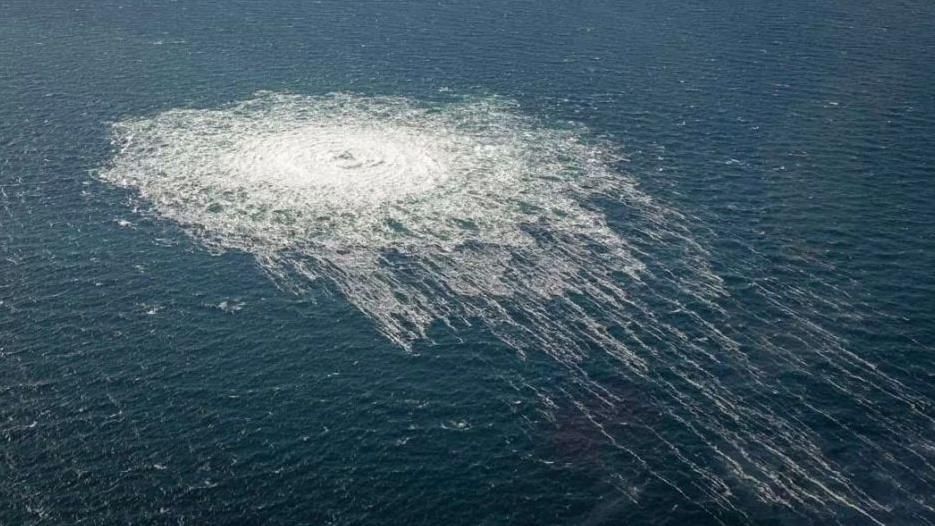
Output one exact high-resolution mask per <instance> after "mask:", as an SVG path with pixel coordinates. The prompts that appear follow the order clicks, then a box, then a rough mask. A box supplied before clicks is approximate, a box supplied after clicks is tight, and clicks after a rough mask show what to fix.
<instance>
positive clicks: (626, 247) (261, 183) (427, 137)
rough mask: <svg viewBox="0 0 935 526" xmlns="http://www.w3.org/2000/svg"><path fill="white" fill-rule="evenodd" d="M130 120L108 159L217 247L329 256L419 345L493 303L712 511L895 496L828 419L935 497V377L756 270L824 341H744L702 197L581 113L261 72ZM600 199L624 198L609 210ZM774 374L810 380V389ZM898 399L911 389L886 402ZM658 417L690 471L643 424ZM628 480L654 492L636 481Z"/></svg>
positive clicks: (787, 311)
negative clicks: (180, 106)
mask: <svg viewBox="0 0 935 526" xmlns="http://www.w3.org/2000/svg"><path fill="white" fill-rule="evenodd" d="M113 133H114V145H115V147H116V150H117V154H116V156H115V158H114V159H113V161H112V163H111V164H110V165H109V166H107V167H106V168H105V169H103V170H101V171H100V172H99V173H98V176H99V177H100V178H101V179H103V180H104V181H107V182H110V183H113V184H116V185H120V186H124V187H127V188H130V189H133V190H134V191H135V192H136V193H137V194H138V195H139V197H140V198H141V199H142V200H143V201H144V202H146V203H148V204H149V208H148V209H149V210H151V211H152V212H153V213H155V214H157V215H158V216H160V217H163V218H166V219H169V220H171V221H174V222H175V223H177V224H179V225H181V226H182V227H183V228H185V229H186V231H187V232H189V233H190V234H191V235H192V236H193V237H194V238H195V239H197V240H199V241H200V242H201V243H203V244H205V245H206V246H208V247H211V248H213V249H220V250H242V251H246V252H248V253H251V254H253V255H255V256H256V258H257V260H258V261H259V262H260V263H261V264H262V265H263V266H264V268H266V269H267V270H268V271H269V272H270V273H271V274H272V275H273V276H275V277H276V279H277V282H279V283H282V284H284V285H288V286H290V287H295V288H301V287H302V284H303V283H305V282H307V280H317V279H324V280H325V281H326V282H327V283H329V284H330V285H331V286H332V287H333V288H335V289H337V290H338V291H340V292H341V293H342V294H343V295H344V296H345V297H346V298H347V300H348V301H350V302H351V303H352V304H353V305H355V306H356V307H357V308H358V309H359V310H360V311H361V312H363V313H364V314H365V315H366V316H368V317H369V318H370V319H371V320H373V322H374V324H375V326H376V327H377V328H378V329H379V330H380V331H381V332H382V333H383V334H384V335H386V337H387V338H389V339H390V340H392V341H393V342H396V343H397V344H399V345H401V346H403V347H405V348H411V346H412V345H413V343H414V342H417V341H418V340H420V339H424V338H426V337H427V332H428V329H429V328H430V327H431V326H433V325H435V324H441V325H446V326H448V327H450V328H452V329H458V328H459V327H464V326H468V325H477V324H480V325H481V326H483V327H485V328H486V329H487V330H489V331H490V332H491V333H493V334H495V335H496V336H498V337H499V338H500V340H502V341H503V342H504V343H505V344H506V345H508V346H510V347H512V348H513V349H515V350H516V351H517V352H518V353H519V354H520V355H523V356H525V355H528V353H531V352H536V353H544V354H545V355H547V356H549V357H551V358H552V359H554V361H555V362H557V363H559V364H561V365H562V366H564V367H565V368H567V370H568V371H569V372H570V373H571V374H570V378H571V379H570V383H569V384H567V385H559V386H538V387H537V386H533V385H531V384H528V383H525V382H524V381H522V380H521V381H518V382H517V383H518V384H523V386H521V387H519V388H520V389H526V388H529V389H532V390H534V391H535V392H536V394H537V396H540V398H541V399H543V405H544V407H545V408H547V409H548V408H554V407H556V402H555V400H556V399H557V397H558V396H565V397H566V398H567V400H568V403H570V404H571V406H572V407H574V408H575V410H576V411H578V412H579V413H580V414H582V415H584V416H585V417H586V421H587V422H589V423H590V424H591V425H593V427H594V428H595V429H596V430H598V432H599V434H600V435H601V436H602V437H604V438H605V439H606V441H607V442H608V443H609V444H611V445H612V447H613V448H615V449H616V450H618V451H620V452H622V454H623V455H624V456H626V457H627V458H629V459H630V463H631V464H634V465H636V466H638V470H639V471H640V472H641V473H642V474H641V475H634V476H635V477H637V478H639V477H644V476H646V474H648V477H649V478H652V479H653V480H655V481H656V482H657V483H659V484H663V485H665V486H667V487H669V488H670V489H671V490H672V491H675V492H677V493H678V494H680V495H681V496H682V497H685V498H689V499H691V500H692V501H694V502H695V503H696V504H697V505H698V506H699V507H701V508H702V509H704V510H705V511H707V512H708V513H710V514H711V515H712V517H714V518H715V519H718V518H719V517H722V516H728V517H745V516H746V515H745V513H744V511H743V509H741V508H739V507H738V506H740V500H739V497H737V495H736V494H735V493H734V491H737V490H742V491H743V492H746V493H752V494H754V495H755V496H756V497H757V498H758V499H759V500H760V501H762V502H765V503H768V504H771V505H778V506H785V507H788V508H790V509H792V510H794V511H795V512H796V513H803V512H816V513H818V512H822V513H825V515H824V516H827V514H832V515H834V514H839V513H842V512H845V513H848V514H850V515H849V516H854V517H859V518H860V519H861V520H863V521H870V522H880V521H879V520H878V518H877V517H878V516H884V515H885V514H886V513H889V509H888V508H887V507H886V505H885V504H883V503H882V502H880V501H879V500H878V499H877V498H876V497H875V496H874V495H873V494H870V493H868V492H867V491H866V490H865V489H864V488H862V487H861V486H859V485H858V484H857V483H855V482H854V481H853V480H852V479H851V477H849V476H848V474H847V470H846V469H845V468H844V467H842V466H841V465H839V464H836V463H835V462H833V461H831V460H829V459H828V458H826V457H825V456H824V455H823V453H822V449H821V446H820V444H821V443H822V440H823V439H822V436H823V435H822V432H823V431H822V429H823V427H822V426H827V425H833V426H836V429H837V431H836V433H839V434H840V435H841V436H845V437H848V439H847V440H848V443H852V444H860V447H861V448H862V449H861V451H862V452H864V453H866V454H867V455H869V456H871V457H872V458H874V459H876V460H874V462H875V464H874V466H873V469H875V470H876V471H878V472H880V473H885V474H886V476H887V477H888V479H889V480H892V481H893V483H892V484H890V485H888V486H887V489H886V490H885V491H883V492H884V493H885V492H886V491H890V492H893V493H896V494H899V495H900V497H901V498H902V499H903V500H905V501H906V502H912V503H913V505H914V506H916V508H915V509H917V510H922V511H920V512H919V513H923V514H925V513H933V512H935V510H933V508H932V507H931V506H930V505H929V504H927V503H926V502H925V498H924V495H921V494H920V493H919V492H918V491H915V490H913V489H912V488H913V487H923V488H924V487H929V486H928V485H929V484H932V483H933V478H935V476H933V474H935V469H933V461H932V459H931V451H935V443H933V441H932V440H931V439H929V438H927V437H926V436H925V433H924V432H922V431H920V429H924V427H925V425H931V424H932V423H933V422H935V419H933V418H932V417H931V416H930V415H929V414H928V413H927V411H928V409H929V405H928V402H927V400H925V399H923V398H922V397H919V396H918V395H916V394H914V393H912V392H911V391H910V390H909V389H907V388H906V387H905V386H904V385H902V384H901V383H900V382H899V381H898V380H896V379H894V378H892V377H890V376H888V375H886V374H885V373H883V372H882V371H880V370H879V369H878V368H876V367H875V366H873V365H872V364H869V363H868V362H866V361H864V360H863V359H861V358H860V357H859V356H856V355H855V354H853V353H851V352H849V351H848V350H847V349H846V348H845V347H844V345H843V343H842V342H841V341H840V340H839V339H838V338H837V337H835V335H834V334H832V333H830V332H829V331H827V330H825V329H824V328H822V327H821V326H819V325H818V324H816V323H815V322H814V321H813V317H812V316H811V314H810V312H807V309H817V308H819V306H820V307H821V308H829V307H828V306H829V305H830V306H831V308H835V309H840V310H844V309H845V307H847V306H846V305H838V304H834V303H833V302H834V300H833V299H830V298H831V296H830V295H828V296H822V297H817V296H815V295H814V294H813V293H811V292H808V291H801V290H799V291H796V290H793V296H792V297H791V298H790V297H789V295H788V293H787V292H786V291H784V290H783V289H781V288H780V286H779V285H777V286H773V285H771V284H769V283H767V282H763V283H758V284H754V285H752V286H751V287H750V291H751V292H750V293H751V294H757V295H759V296H760V297H761V298H762V300H763V304H764V305H766V307H764V308H769V309H771V313H772V314H770V315H771V316H773V319H779V318H780V317H783V318H784V319H786V320H787V322H786V325H785V326H784V331H785V332H786V340H787V341H792V342H801V343H802V344H803V345H802V347H803V348H804V349H805V350H802V349H798V350H797V349H795V348H793V347H784V346H781V345H777V344H776V343H774V342H772V341H770V340H768V339H766V338H763V339H761V340H758V341H754V342H753V344H755V345H756V347H757V352H756V353H749V352H745V351H744V350H743V347H744V346H743V345H742V344H741V343H740V341H739V340H740V339H741V338H747V339H748V340H747V341H748V345H749V341H750V338H751V337H750V336H748V335H745V334H742V333H737V332H731V330H729V329H728V327H727V325H726V324H722V323H719V322H718V320H723V319H724V318H725V317H726V316H727V314H726V309H725V307H724V305H725V304H730V302H731V301H732V299H731V298H730V297H729V295H728V294H727V290H726V288H725V286H724V284H723V282H722V280H721V279H720V278H719V277H718V276H717V275H716V274H715V273H714V272H713V271H712V267H711V265H710V264H709V259H710V255H709V253H708V252H707V250H706V249H705V248H704V247H703V246H702V244H701V243H699V242H698V241H697V240H696V239H695V237H694V236H693V235H692V226H691V225H692V223H691V221H689V220H688V219H687V218H686V217H684V216H683V215H682V214H680V213H679V212H677V211H675V210H673V209H671V208H668V207H666V206H663V205H661V204H659V203H658V202H656V201H654V200H653V199H651V198H650V197H649V196H647V195H646V194H645V193H643V192H641V191H640V190H639V189H638V188H637V186H636V185H635V183H634V181H633V180H632V179H631V178H630V177H628V176H627V175H626V174H623V173H620V172H619V171H618V170H616V169H614V167H615V165H616V164H617V161H619V160H620V157H619V155H617V154H616V153H615V152H616V148H615V147H613V146H612V145H609V144H606V143H604V142H601V141H598V140H596V139H594V138H593V137H590V136H589V135H588V133H587V132H586V131H585V130H583V129H581V128H580V127H576V126H574V125H566V126H562V127H555V126H544V125H542V124H541V123H539V122H537V121H535V120H534V119H531V118H527V117H524V116H522V115H521V114H519V112H518V111H517V108H516V107H515V105H514V104H513V103H511V102H509V101H504V100H501V99H497V98H486V99H473V100H472V99H467V100H459V101H456V102H451V103H446V104H441V103H436V104H421V103H417V102H414V101H411V100H407V99H401V98H374V97H358V96H353V95H344V94H337V95H329V96H323V97H305V96H298V95H283V94H275V93H261V94H258V95H257V96H256V97H255V98H254V99H252V100H248V101H246V102H242V103H239V104H235V105H232V106H229V107H225V108H221V109H214V110H172V111H167V112H165V113H162V114H159V115H156V116H153V117H147V118H138V119H129V120H125V121H123V122H120V123H117V124H116V125H115V126H114V130H113ZM598 203H604V204H606V205H608V206H609V207H610V208H611V209H613V210H615V216H617V217H616V219H617V221H616V223H614V226H613V227H612V226H611V222H610V219H609V218H608V216H607V215H606V214H605V212H604V211H603V210H604V209H603V208H600V207H599V206H598ZM622 217H625V218H626V221H625V222H624V221H620V218H622ZM829 290H831V289H830V287H829ZM811 304H814V305H815V306H816V307H809V306H808V305H811ZM734 305H735V308H736V304H734ZM773 319H770V320H766V321H764V324H763V327H764V328H769V327H771V326H772V325H773ZM815 370H822V371H825V372H824V373H823V374H822V375H816V374H815V373H814V371H815ZM595 371H597V374H592V373H594V372H595ZM608 371H610V372H608ZM784 375H785V376H784ZM592 376H594V377H596V376H601V377H602V378H603V380H601V381H599V380H596V379H594V378H592ZM789 376H798V377H801V378H808V379H809V380H810V381H812V382H814V383H815V384H816V385H822V386H824V387H823V388H824V389H826V390H827V391H829V392H832V393H835V394H837V396H838V398H839V400H838V403H843V402H842V400H844V401H847V402H848V403H852V404H853V407H854V410H855V411H862V412H863V413H865V414H866V421H865V424H864V428H869V427H871V426H873V428H874V430H875V431H874V433H875V434H872V433H869V432H862V431H859V430H855V429H852V428H851V427H849V426H848V425H847V424H846V423H844V422H841V421H839V420H837V419H835V417H833V416H832V413H831V410H829V407H830V406H829V405H828V404H829V402H828V401H827V399H826V398H825V397H822V396H818V395H816V396H814V397H812V396H810V395H802V394H800V393H798V392H795V391H793V390H790V388H789V387H788V386H787V385H786V383H785V382H784V380H783V378H785V377H789ZM621 384H626V385H631V386H639V389H640V392H641V393H642V396H644V397H646V398H647V399H648V400H651V401H652V403H653V404H654V406H655V407H654V408H653V410H652V414H654V415H657V416H655V417H654V418H656V419H658V420H659V421H664V423H659V422H655V423H651V422H642V423H641V422H637V421H627V420H626V419H621V418H620V417H619V414H620V411H621V409H620V408H621V407H626V406H627V404H628V400H627V399H626V397H625V396H623V395H621V394H620V393H619V392H618V390H617V389H615V388H614V387H613V386H615V385H616V386H619V385H621ZM547 389H551V391H549V392H548V393H547V392H545V390H547ZM772 396H786V397H787V398H788V399H794V400H798V405H797V408H796V410H795V412H791V411H790V410H789V409H788V408H787V407H782V404H771V403H769V402H768V399H769V398H770V397H772ZM881 401H883V402H885V403H886V404H888V405H892V406H894V407H897V406H898V407H900V408H902V412H901V413H900V412H889V413H885V412H883V411H880V410H877V409H876V407H878V404H880V403H882V402H881ZM634 418H635V417H634ZM829 421H830V424H829V423H828V422H829ZM673 430H674V431H673ZM883 436H890V437H892V443H893V444H902V445H896V446H893V445H889V443H884V442H882V439H881V438H880V437H883ZM647 437H649V438H651V440H652V441H653V445H652V449H653V450H661V451H664V452H665V458H667V459H669V460H671V461H672V462H675V463H677V464H678V465H679V468H678V471H679V472H681V473H682V474H684V475H685V476H687V477H689V478H690V480H689V482H684V481H682V482H679V481H678V480H676V479H675V477H674V476H673V475H671V472H672V471H673V470H672V469H671V468H667V467H666V466H665V465H660V463H658V462H657V463H653V462H652V461H651V460H649V459H647V458H646V457H645V456H644V453H643V452H642V451H641V450H640V449H639V448H637V447H636V446H633V445H631V444H635V443H637V442H639V441H645V440H646V438H647ZM686 438H689V439H691V441H693V442H694V443H696V444H697V447H695V448H689V447H685V446H683V445H681V442H682V441H683V440H686ZM701 450H703V451H705V452H706V455H707V456H708V457H709V458H713V459H719V460H720V461H721V463H720V465H721V467H720V468H716V467H712V463H710V462H703V461H701V460H699V459H698V451H701ZM916 464H918V465H920V466H921V467H920V469H919V470H914V469H912V466H913V465H916ZM614 477H622V475H620V474H619V473H615V474H614ZM897 481H902V482H897ZM912 484H916V486H912ZM620 486H621V489H622V491H624V493H626V494H627V495H629V496H630V497H631V498H633V499H634V500H636V498H637V496H636V495H637V493H638V491H635V490H633V488H632V487H631V486H632V483H631V482H628V481H622V482H621V483H620ZM725 513H726V514H728V515H723V514H725ZM907 513H908V512H907ZM912 513H915V512H912ZM731 514H732V515H731ZM718 520H720V519H718Z"/></svg>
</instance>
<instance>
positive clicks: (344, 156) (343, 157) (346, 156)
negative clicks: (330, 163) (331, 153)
mask: <svg viewBox="0 0 935 526" xmlns="http://www.w3.org/2000/svg"><path fill="white" fill-rule="evenodd" d="M335 159H337V160H339V161H353V160H354V159H356V157H354V154H353V153H352V152H351V151H350V150H344V151H343V152H341V153H339V154H338V155H337V156H336V157H335Z"/></svg>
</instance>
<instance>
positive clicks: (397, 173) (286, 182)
mask: <svg viewBox="0 0 935 526" xmlns="http://www.w3.org/2000/svg"><path fill="white" fill-rule="evenodd" d="M447 153H448V152H446V151H445V150H444V149H442V148H439V146H438V145H437V144H436V143H434V142H433V141H432V139H431V137H427V136H425V135H424V134H420V133H417V132H414V131H411V130H407V129H386V128H377V127H360V126H355V127H348V126H340V125H337V126H335V125H330V126H315V125H308V126H303V127H300V128H297V129H294V130H289V131H285V132H281V133H271V134H266V135H258V136H252V135H248V136H245V137H242V138H240V139H239V141H238V142H237V144H236V145H235V146H234V147H233V149H232V151H231V152H230V153H229V154H227V155H226V156H224V158H223V161H222V163H221V166H220V170H221V171H223V172H225V173H227V174H229V175H230V176H231V180H234V181H240V182H249V183H250V184H269V185H274V186H278V187H282V188H290V189H292V191H299V192H303V193H304V195H305V197H307V198H315V199H317V200H318V201H319V202H318V203H317V206H328V204H329V203H336V202H340V203H341V204H342V205H343V206H345V207H355V208H357V207H364V206H367V207H372V206H375V205H378V204H382V203H385V202H388V201H393V200H398V199H402V198H406V197H410V196H414V195H419V194H423V193H425V192H428V191H429V190H431V189H433V188H435V187H436V186H438V185H439V184H440V183H442V182H444V181H445V179H447V178H448V176H449V175H450V169H451V167H450V166H448V164H447V161H448V159H447Z"/></svg>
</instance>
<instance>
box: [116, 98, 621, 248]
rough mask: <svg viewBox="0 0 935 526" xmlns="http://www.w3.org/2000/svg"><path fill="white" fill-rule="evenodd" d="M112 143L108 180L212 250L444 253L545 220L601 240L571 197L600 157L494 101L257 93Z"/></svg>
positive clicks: (571, 136) (514, 241)
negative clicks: (443, 102) (431, 102)
mask: <svg viewBox="0 0 935 526" xmlns="http://www.w3.org/2000/svg"><path fill="white" fill-rule="evenodd" d="M114 144H115V146H116V147H117V148H118V150H119V153H118V155H117V156H116V158H115V159H114V161H113V163H112V165H111V166H110V167H109V168H108V169H106V170H104V171H102V172H101V173H100V176H101V177H102V178H103V179H104V180H106V181H110V182H113V183H116V184H119V185H123V186H127V187H132V188H135V189H137V190H138V191H139V193H140V195H141V196H142V197H143V198H144V199H145V200H147V201H149V202H150V203H152V205H153V206H154V209H155V211H156V212H157V213H158V214H160V215H162V216H163V217H166V218H169V219H171V220H173V221H176V222H177V223H179V224H181V225H183V226H185V227H186V228H188V229H189V230H190V231H193V232H194V231H197V233H198V237H199V238H201V239H203V240H205V241H206V242H209V243H211V244H214V245H216V246H218V247H221V248H239V249H246V250H249V251H251V252H257V251H264V252H265V251H270V250H271V251H277V250H282V249H284V248H295V247H308V246H313V245H317V246H328V247H334V248H338V247H340V248H344V249H349V248H352V247H370V248H374V247H376V248H394V249H397V250H403V251H410V249H411V248H412V247H413V246H416V245H418V246H421V247H424V246H429V245H430V246H436V247H445V248H446V249H449V250H450V249H453V248H455V247H457V246H459V245H462V244H464V243H465V242H467V241H478V242H481V243H494V244H498V245H524V244H528V243H530V242H531V240H530V238H529V234H528V232H527V231H526V230H525V229H524V228H522V225H524V224H529V223H536V222H539V221H542V220H543V219H547V220H549V221H553V222H557V223H561V224H564V225H567V226H569V227H572V228H584V229H587V230H593V231H600V230H605V229H606V226H605V225H604V224H603V220H602V219H601V217H600V216H599V215H598V214H595V213H593V212H591V211H589V210H587V209H586V208H584V207H582V206H581V205H580V203H579V200H578V199H576V198H575V195H574V194H576V193H579V191H582V190H583V189H584V187H585V186H589V185H591V186H593V185H594V184H595V181H597V180H598V179H601V178H604V179H606V178H607V175H608V172H607V170H606V168H605V165H604V164H603V163H601V162H599V161H598V157H599V155H600V154H599V152H598V151H597V150H596V149H595V148H593V147H590V146H587V145H585V144H583V143H582V142H581V141H580V137H579V136H578V135H577V134H575V133H574V132H573V131H559V130H552V129H545V128H542V127H536V126H534V124H533V123H532V122H531V121H529V120H527V119H524V118H522V117H520V116H518V115H517V114H516V113H515V112H514V111H513V108H512V106H511V104H510V103H508V102H503V101H499V100H496V99H485V100H480V101H472V102H460V103H454V104H449V105H447V106H434V107H433V106H423V105H419V104H416V103H414V102H412V101H409V100H405V99H397V98H364V97H355V96H351V95H331V96H326V97H302V96H296V95H281V94H273V93H261V94H259V95H258V97H257V98H255V99H253V100H250V101H247V102H243V103H240V104H237V105H235V106H232V107H228V108H224V109H220V110H173V111H168V112H165V113H162V114H160V115H157V116H155V117H152V118H145V119H131V120H127V121H124V122H121V123H118V124H116V125H115V127H114ZM582 174H584V175H585V177H580V178H578V177H571V176H572V175H575V176H577V175H582ZM590 191H591V190H590V189H588V190H587V192H590Z"/></svg>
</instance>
